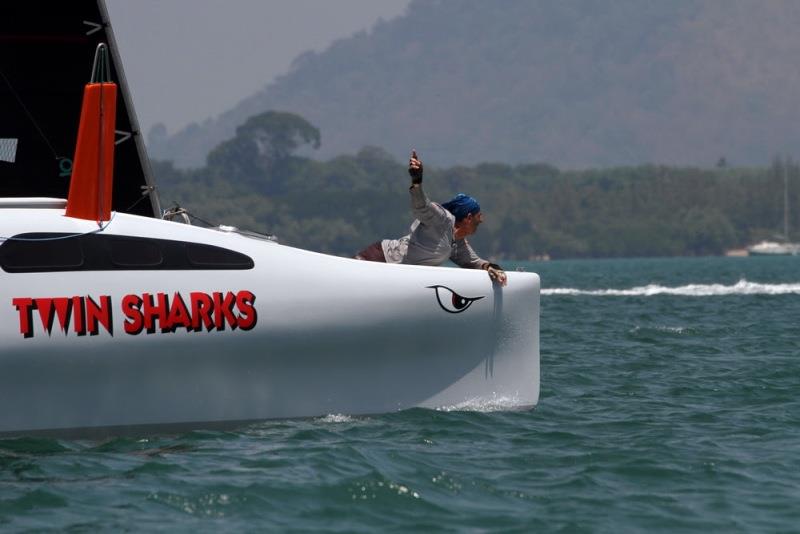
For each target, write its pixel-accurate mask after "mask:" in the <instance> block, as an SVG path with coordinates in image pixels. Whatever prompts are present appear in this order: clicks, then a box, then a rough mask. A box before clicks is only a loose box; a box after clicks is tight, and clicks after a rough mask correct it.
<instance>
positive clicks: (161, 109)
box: [106, 0, 409, 134]
mask: <svg viewBox="0 0 800 534" xmlns="http://www.w3.org/2000/svg"><path fill="white" fill-rule="evenodd" d="M408 3H409V0H136V1H133V0H106V5H107V6H108V11H109V15H110V17H111V24H112V27H113V28H114V34H115V36H116V38H117V44H118V45H119V49H120V53H121V55H122V61H123V65H124V69H125V75H126V77H127V79H128V83H129V85H130V89H131V92H132V94H133V100H134V105H135V107H136V113H137V116H138V117H139V122H140V125H141V128H142V132H143V133H144V134H147V132H148V131H149V130H150V128H151V127H152V126H153V125H154V124H156V123H157V122H162V123H164V124H165V125H166V126H167V130H168V131H169V132H170V133H174V132H175V131H176V130H178V129H180V128H182V127H184V126H186V125H187V124H188V123H190V122H192V121H197V122H200V121H202V120H203V119H206V118H208V117H211V116H215V115H218V114H219V113H221V112H223V111H226V110H227V109H230V108H231V107H233V105H234V104H236V103H237V102H238V101H239V100H241V99H242V98H244V97H247V96H250V95H252V94H253V93H255V92H256V91H258V90H259V89H261V88H262V87H264V86H265V85H266V84H267V83H269V82H270V81H272V80H273V79H274V78H275V77H276V76H279V75H281V74H284V73H285V72H286V71H287V70H288V68H289V65H290V64H291V62H292V60H293V59H294V58H295V57H297V56H298V55H299V54H300V53H302V52H305V51H307V50H316V51H322V50H325V49H326V48H327V47H328V46H329V45H330V44H331V43H332V42H333V41H335V40H336V39H339V38H342V37H348V36H350V35H352V34H353V33H355V32H357V31H360V30H369V29H371V28H372V26H373V25H374V23H375V22H377V21H378V19H380V18H383V19H385V20H388V19H391V18H393V17H395V16H397V15H400V14H402V13H404V12H405V9H406V7H407V6H408Z"/></svg>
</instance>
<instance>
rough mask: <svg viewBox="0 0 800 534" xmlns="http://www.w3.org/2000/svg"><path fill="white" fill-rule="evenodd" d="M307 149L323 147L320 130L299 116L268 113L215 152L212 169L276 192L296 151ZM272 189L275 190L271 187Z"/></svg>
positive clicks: (210, 159) (248, 123)
mask: <svg viewBox="0 0 800 534" xmlns="http://www.w3.org/2000/svg"><path fill="white" fill-rule="evenodd" d="M304 145H311V147H312V148H314V149H317V148H319V147H320V133H319V130H318V129H317V128H316V127H315V126H313V125H312V124H311V123H309V122H308V121H307V120H305V119H304V118H303V117H301V116H299V115H295V114H294V113H286V112H279V111H266V112H264V113H261V114H259V115H255V116H253V117H250V118H249V119H247V121H246V122H245V123H244V124H242V125H241V126H239V127H238V128H236V136H235V137H234V138H233V139H229V140H227V141H225V142H223V143H222V144H220V145H219V146H217V147H216V148H215V149H214V150H212V151H211V152H210V153H209V155H208V158H207V161H208V167H210V168H212V169H214V170H216V171H217V172H220V173H224V174H226V175H227V176H228V177H232V178H235V179H238V180H243V181H245V182H247V183H252V184H258V183H260V184H261V185H262V186H263V190H264V191H270V190H272V189H275V187H274V186H276V185H279V184H280V178H282V177H285V175H286V174H287V173H286V171H287V170H288V168H289V167H290V165H291V160H292V157H293V154H294V152H295V151H297V150H298V149H299V148H300V147H302V146H304ZM270 186H272V187H270Z"/></svg>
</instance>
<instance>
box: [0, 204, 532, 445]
mask: <svg viewBox="0 0 800 534" xmlns="http://www.w3.org/2000/svg"><path fill="white" fill-rule="evenodd" d="M0 228H3V236H5V237H8V236H13V235H19V234H24V233H30V232H68V233H85V232H91V231H93V230H96V229H97V225H96V224H95V223H93V222H90V221H81V220H76V219H70V218H66V217H64V216H63V210H59V209H18V208H5V209H0ZM102 233H103V234H104V235H124V236H141V237H145V238H161V239H170V240H181V241H183V242H189V243H204V244H209V245H215V246H219V247H224V248H225V249H228V250H232V251H236V252H239V253H242V254H245V255H247V256H249V257H250V258H252V260H253V262H254V264H255V267H254V268H252V269H244V270H242V269H239V270H135V269H134V270H88V271H87V270H76V271H67V272H55V273H53V272H26V273H20V272H5V271H0V319H2V320H0V337H1V338H2V346H1V347H0V403H2V406H3V409H2V410H0V433H32V432H40V431H54V430H55V431H62V430H68V429H95V430H96V429H103V428H110V427H132V426H142V425H144V426H152V425H166V426H168V427H169V426H175V427H177V426H179V425H180V426H186V425H188V426H196V427H202V426H204V425H210V424H217V423H225V422H237V421H250V420H263V419H273V418H287V417H306V416H318V415H324V414H329V413H345V414H374V413H383V412H390V411H396V410H402V409H406V408H411V407H417V406H419V407H429V408H436V407H444V406H453V405H458V404H460V403H464V402H480V401H481V400H486V401H491V400H496V399H503V400H505V402H508V403H509V406H520V407H523V406H524V407H528V406H534V405H535V404H536V403H537V401H538V397H539V322H538V321H539V278H538V276H537V275H535V274H531V273H515V272H511V273H508V274H509V280H508V286H507V287H505V288H500V287H499V286H497V285H493V284H492V283H491V282H490V280H489V278H488V277H487V276H486V273H485V272H482V271H474V270H466V269H451V268H441V267H420V266H403V265H386V264H379V263H371V262H360V261H356V260H351V259H346V258H339V257H334V256H328V255H323V254H317V253H313V252H309V251H304V250H300V249H296V248H291V247H286V246H282V245H278V244H276V243H271V242H267V241H263V240H258V239H253V238H248V237H245V236H242V235H239V234H236V233H226V232H220V231H217V230H208V229H201V228H196V227H190V226H185V225H181V224H177V223H171V222H166V221H160V220H156V219H149V218H144V217H137V216H133V215H125V214H116V215H115V216H114V218H113V220H112V222H111V223H110V224H109V225H108V227H107V228H106V229H105V230H103V232H102ZM434 286H446V288H449V289H450V290H452V291H455V292H456V293H458V294H459V295H462V296H464V297H469V298H476V299H477V300H474V301H473V302H471V305H469V306H467V308H466V309H464V310H463V311H462V312H459V313H451V312H449V311H447V310H446V309H445V307H448V306H449V303H448V302H444V304H442V305H440V300H441V298H440V299H437V292H440V293H438V295H439V296H440V297H442V298H444V300H445V301H446V299H447V298H449V294H446V290H445V289H443V288H440V289H438V290H437V289H435V288H434ZM443 294H446V295H445V296H443ZM159 295H162V296H159ZM204 295H205V296H204ZM89 298H91V302H90V301H89ZM59 299H60V300H59ZM148 299H152V301H153V305H154V306H156V307H158V305H159V302H160V303H161V304H163V306H161V308H158V309H157V310H156V311H153V310H151V313H150V316H151V318H152V319H153V320H152V324H151V325H150V326H151V328H150V329H149V330H148V329H147V328H146V327H145V325H144V324H143V318H144V315H143V309H144V308H143V305H142V304H141V303H142V302H143V301H146V300H148ZM159 299H162V300H159ZM215 299H216V300H215ZM177 300H181V301H182V302H183V303H184V304H186V306H185V307H184V309H181V306H177V308H175V306H176V304H175V303H176V301H177ZM67 301H68V302H69V304H68V305H66V306H65V302H67ZM203 302H205V303H206V304H208V303H211V304H210V306H211V308H212V311H208V306H206V311H205V315H203V314H202V313H200V311H199V309H200V308H198V306H200V307H201V308H202V305H203V304H202V303H203ZM137 303H139V304H138V307H137ZM198 303H200V304H198ZM223 303H225V304H223ZM90 305H92V306H93V309H94V317H95V320H94V321H91V320H90V318H89V316H88V314H89V312H88V311H87V310H88V308H87V307H88V306H90ZM221 305H222V306H221ZM103 306H105V307H103ZM443 306H444V307H443ZM223 307H224V308H227V310H228V311H227V313H225V312H224V311H223V310H222V308H223ZM162 308H163V309H162ZM98 310H99V311H98ZM159 312H163V315H158V313H159ZM187 313H188V315H189V317H187ZM156 317H157V318H156ZM98 318H99V319H98ZM139 322H142V324H138V323H139ZM106 323H107V325H106ZM233 327H235V328H233ZM137 330H138V331H137ZM93 331H94V332H96V333H94V335H93Z"/></svg>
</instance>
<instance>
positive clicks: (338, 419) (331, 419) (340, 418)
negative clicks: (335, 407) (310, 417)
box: [317, 413, 353, 423]
mask: <svg viewBox="0 0 800 534" xmlns="http://www.w3.org/2000/svg"><path fill="white" fill-rule="evenodd" d="M352 420H353V418H352V416H349V415H344V414H341V413H329V414H328V415H326V416H325V417H320V418H319V419H317V421H318V422H320V423H349V422H351V421H352Z"/></svg>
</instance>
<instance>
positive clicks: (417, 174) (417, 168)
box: [408, 150, 422, 185]
mask: <svg viewBox="0 0 800 534" xmlns="http://www.w3.org/2000/svg"><path fill="white" fill-rule="evenodd" d="M408 174H410V175H411V184H412V185H413V184H421V183H422V162H421V161H420V159H419V158H418V157H417V151H416V150H412V151H411V158H410V159H409V160H408Z"/></svg>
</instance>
